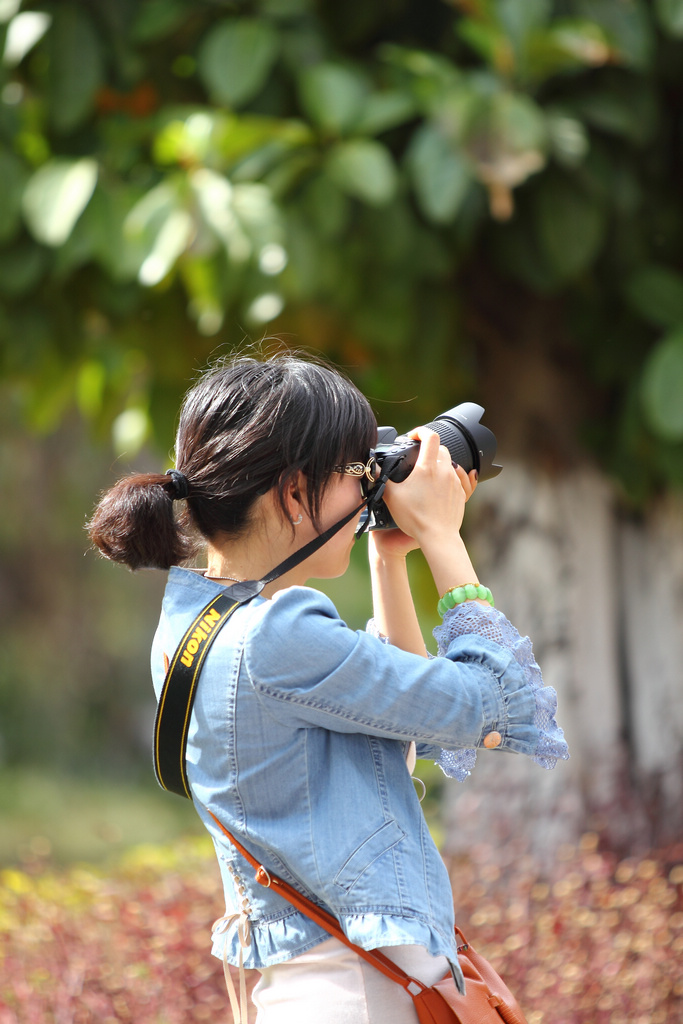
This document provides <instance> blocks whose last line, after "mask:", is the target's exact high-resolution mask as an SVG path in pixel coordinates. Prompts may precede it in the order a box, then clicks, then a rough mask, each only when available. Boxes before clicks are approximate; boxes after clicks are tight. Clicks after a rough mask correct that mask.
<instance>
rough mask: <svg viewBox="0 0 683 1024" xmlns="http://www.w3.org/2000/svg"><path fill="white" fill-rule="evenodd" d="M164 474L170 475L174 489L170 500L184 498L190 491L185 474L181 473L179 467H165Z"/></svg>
mask: <svg viewBox="0 0 683 1024" xmlns="http://www.w3.org/2000/svg"><path fill="white" fill-rule="evenodd" d="M166 476H170V478H171V480H172V481H173V487H174V491H173V494H172V495H171V500H172V501H181V500H182V499H183V498H186V497H187V496H188V494H189V493H190V484H189V481H188V479H187V477H186V476H185V474H184V473H181V472H180V470H179V469H167V470H166Z"/></svg>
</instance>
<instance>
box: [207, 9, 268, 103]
mask: <svg viewBox="0 0 683 1024" xmlns="http://www.w3.org/2000/svg"><path fill="white" fill-rule="evenodd" d="M277 53H278V37H277V33H276V31H275V28H274V27H273V25H272V24H271V23H270V22H268V21H264V20H261V19H257V18H231V19H229V20H226V21H222V22H219V23H218V25H216V26H215V27H214V28H213V29H211V30H210V32H209V33H208V34H207V36H206V38H205V39H204V42H203V43H202V46H201V48H200V50H199V73H200V75H201V78H202V81H203V82H204V84H205V86H206V88H207V89H208V91H209V93H210V94H211V96H212V98H213V99H214V100H215V101H216V102H218V103H224V104H226V105H227V106H229V107H239V106H242V105H243V104H245V103H247V102H248V101H249V100H251V99H253V98H254V96H256V95H257V93H259V92H260V91H261V89H262V88H263V86H264V85H265V83H266V80H267V78H268V75H269V74H270V71H271V69H272V67H273V64H274V62H275V59H276V57H277Z"/></svg>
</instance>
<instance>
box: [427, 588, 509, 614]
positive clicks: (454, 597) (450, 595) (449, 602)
mask: <svg viewBox="0 0 683 1024" xmlns="http://www.w3.org/2000/svg"><path fill="white" fill-rule="evenodd" d="M477 599H479V600H480V601H488V603H489V604H490V605H491V607H492V608H495V604H494V603H493V594H492V593H491V591H490V590H489V588H488V587H484V586H483V585H482V584H481V583H466V584H465V585H464V586H463V587H453V589H452V590H447V591H446V593H445V594H444V595H443V597H442V598H441V600H440V601H439V603H438V604H437V606H436V610H437V611H438V613H439V615H440V616H441V618H443V617H444V615H445V614H446V612H447V611H448V609H449V608H455V606H456V604H462V603H463V602H464V601H476V600H477Z"/></svg>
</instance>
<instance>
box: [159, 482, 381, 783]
mask: <svg viewBox="0 0 683 1024" xmlns="http://www.w3.org/2000/svg"><path fill="white" fill-rule="evenodd" d="M382 489H383V488H382ZM366 504H369V503H368V502H367V499H364V500H363V502H362V503H361V504H360V505H359V506H358V508H354V510H353V512H350V513H349V514H348V515H347V516H344V518H343V519H340V520H339V522H338V523H335V524H334V526H331V527H330V528H329V530H325V532H324V533H321V534H320V536H319V537H315V538H314V539H313V540H312V541H309V543H308V544H305V545H304V546H303V547H302V548H300V549H299V550H298V551H295V552H294V554H293V555H290V556H289V558H286V559H285V561H284V562H281V563H280V565H278V566H277V567H276V568H275V569H272V570H271V571H270V572H269V573H268V574H267V575H266V576H264V577H263V579H260V580H246V581H245V582H244V583H234V584H233V585H232V586H230V587H226V588H225V589H224V590H222V591H221V593H220V594H218V595H217V596H216V597H214V598H213V599H212V600H211V601H209V603H208V604H207V605H205V606H204V608H202V610H201V611H200V613H199V615H198V616H197V617H196V619H195V620H194V622H192V624H191V625H190V627H189V628H188V629H187V631H186V632H185V635H184V636H183V638H182V640H181V641H180V643H179V644H178V646H177V648H176V651H175V654H174V655H173V658H172V659H171V661H170V663H169V666H168V671H167V672H166V678H165V679H164V684H163V687H162V690H161V696H160V697H159V704H158V705H157V713H156V719H155V722H154V773H155V775H156V777H157V782H158V783H159V785H160V786H161V787H162V789H166V790H168V791H169V792H170V793H177V794H178V796H185V797H187V798H188V799H190V800H191V799H192V795H191V793H190V786H189V783H188V780H187V768H186V764H185V752H186V750H187V736H188V732H189V729H190V717H191V715H192V705H193V703H194V698H195V694H196V692H197V683H198V681H199V674H200V672H201V670H202V665H203V664H204V661H205V660H206V656H207V654H208V653H209V650H210V649H211V645H212V643H213V642H214V640H215V639H216V637H217V636H218V633H219V631H220V629H221V627H222V626H224V625H225V623H226V622H227V621H228V619H229V618H230V616H231V615H232V613H233V612H234V611H235V609H236V608H239V606H240V605H241V604H246V603H247V601H251V599H252V598H254V597H256V595H257V594H260V593H261V591H262V590H263V588H264V587H265V586H266V585H267V584H268V583H272V582H273V580H276V579H277V578H278V577H279V576H283V575H284V574H285V573H287V572H289V571H290V570H291V569H293V568H295V566H297V565H299V563H300V562H303V561H304V560H305V559H306V558H308V557H309V556H310V555H312V554H313V552H314V551H317V549H318V548H319V547H321V546H322V545H323V544H325V543H326V542H327V541H328V540H329V539H330V538H331V537H333V536H334V535H335V533H337V532H338V531H339V530H341V528H342V527H343V526H346V524H347V523H348V522H350V521H351V520H352V519H353V517H354V516H356V515H358V513H359V512H360V511H361V510H362V509H363V508H365V506H366Z"/></svg>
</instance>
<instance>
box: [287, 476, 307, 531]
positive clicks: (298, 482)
mask: <svg viewBox="0 0 683 1024" xmlns="http://www.w3.org/2000/svg"><path fill="white" fill-rule="evenodd" d="M284 500H285V508H286V509H287V515H288V517H289V521H290V523H294V522H296V520H297V519H298V520H299V522H301V519H299V517H300V516H301V515H307V514H308V503H307V501H306V477H305V476H304V474H303V473H302V472H301V470H298V471H297V472H296V473H295V474H294V475H293V476H292V477H291V478H290V479H289V480H288V481H287V484H286V486H285V491H284Z"/></svg>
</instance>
